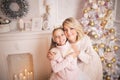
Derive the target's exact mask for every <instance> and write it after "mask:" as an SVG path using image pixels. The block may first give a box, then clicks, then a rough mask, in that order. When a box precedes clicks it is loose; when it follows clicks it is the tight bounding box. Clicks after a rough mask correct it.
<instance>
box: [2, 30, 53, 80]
mask: <svg viewBox="0 0 120 80" xmlns="http://www.w3.org/2000/svg"><path fill="white" fill-rule="evenodd" d="M50 40H51V31H41V32H11V33H1V34H0V72H1V73H0V80H10V79H9V70H8V63H7V56H8V55H10V54H23V53H30V54H31V55H32V56H33V67H34V69H33V70H34V80H48V77H49V75H50V72H51V70H50V64H49V60H48V59H47V57H46V54H47V51H48V49H49V46H50Z"/></svg>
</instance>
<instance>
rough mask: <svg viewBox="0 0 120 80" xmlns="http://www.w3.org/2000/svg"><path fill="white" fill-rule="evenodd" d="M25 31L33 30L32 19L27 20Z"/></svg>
mask: <svg viewBox="0 0 120 80" xmlns="http://www.w3.org/2000/svg"><path fill="white" fill-rule="evenodd" d="M24 25H25V31H31V30H32V22H31V21H25V24H24Z"/></svg>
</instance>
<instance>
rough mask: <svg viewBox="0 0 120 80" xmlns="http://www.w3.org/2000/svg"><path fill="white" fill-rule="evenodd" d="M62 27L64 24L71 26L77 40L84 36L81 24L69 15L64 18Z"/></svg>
mask: <svg viewBox="0 0 120 80" xmlns="http://www.w3.org/2000/svg"><path fill="white" fill-rule="evenodd" d="M62 26H63V28H64V26H68V27H69V26H71V28H74V29H75V30H76V32H77V34H78V35H77V41H78V40H80V39H81V38H82V37H83V36H84V31H83V28H82V25H81V24H80V23H79V22H78V20H76V19H75V18H73V17H69V18H67V19H65V20H64V22H63V24H62Z"/></svg>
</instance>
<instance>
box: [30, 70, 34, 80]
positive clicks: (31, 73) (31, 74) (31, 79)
mask: <svg viewBox="0 0 120 80" xmlns="http://www.w3.org/2000/svg"><path fill="white" fill-rule="evenodd" d="M30 80H33V72H30Z"/></svg>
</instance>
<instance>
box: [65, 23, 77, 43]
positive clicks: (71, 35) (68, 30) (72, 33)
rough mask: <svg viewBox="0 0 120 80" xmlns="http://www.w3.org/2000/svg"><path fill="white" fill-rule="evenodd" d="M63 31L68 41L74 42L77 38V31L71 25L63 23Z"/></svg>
mask: <svg viewBox="0 0 120 80" xmlns="http://www.w3.org/2000/svg"><path fill="white" fill-rule="evenodd" d="M64 33H65V35H66V37H67V39H68V40H69V42H71V43H74V42H76V39H77V31H76V30H75V28H73V27H72V25H64Z"/></svg>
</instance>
